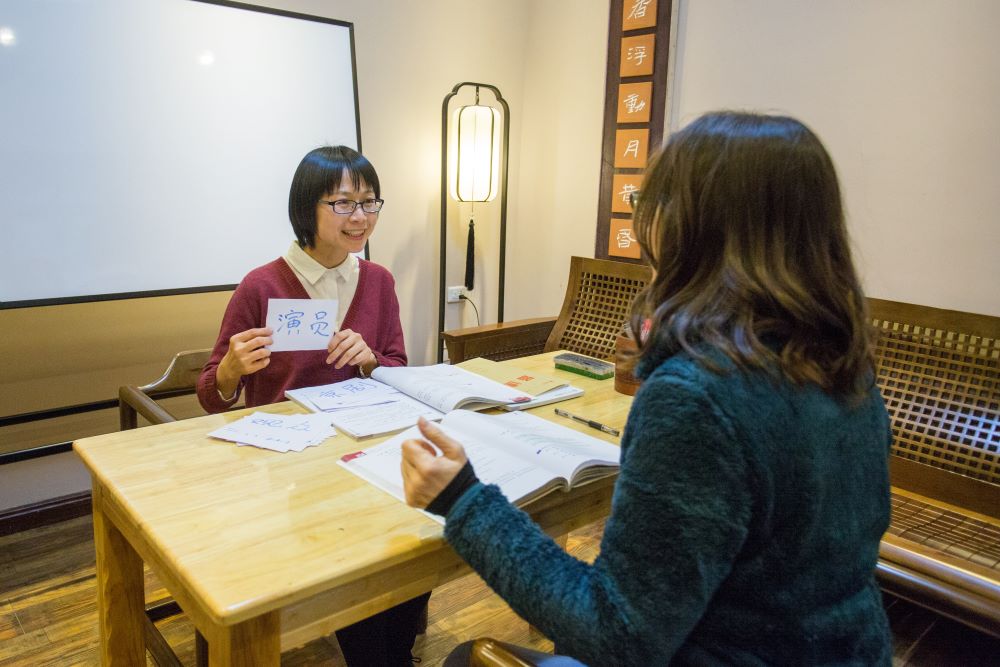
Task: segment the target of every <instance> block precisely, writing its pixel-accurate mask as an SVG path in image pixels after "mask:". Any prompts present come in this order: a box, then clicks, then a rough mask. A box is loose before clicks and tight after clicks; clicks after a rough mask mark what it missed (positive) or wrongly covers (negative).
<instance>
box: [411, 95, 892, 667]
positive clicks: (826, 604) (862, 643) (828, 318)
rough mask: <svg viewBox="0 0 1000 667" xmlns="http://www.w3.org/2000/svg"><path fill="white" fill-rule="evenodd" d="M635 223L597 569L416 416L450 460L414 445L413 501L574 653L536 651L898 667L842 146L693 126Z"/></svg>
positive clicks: (578, 657) (705, 121) (667, 660)
mask: <svg viewBox="0 0 1000 667" xmlns="http://www.w3.org/2000/svg"><path fill="white" fill-rule="evenodd" d="M635 229H636V235H637V237H638V239H639V243H640V245H641V247H642V249H643V252H644V254H645V256H646V258H647V259H648V261H649V262H650V263H651V264H652V266H653V267H654V269H655V276H654V278H653V280H652V282H651V283H650V285H649V286H648V288H647V289H646V290H645V291H644V293H643V294H641V295H640V297H639V298H638V299H637V302H636V304H635V306H634V310H633V318H632V331H642V330H643V328H644V327H643V323H647V322H648V325H649V326H648V333H646V334H645V335H644V336H642V340H638V341H637V345H638V346H639V353H638V359H637V361H638V365H637V367H636V374H637V376H638V377H640V378H643V384H642V386H641V388H640V389H639V391H638V393H637V394H636V396H635V400H634V402H633V404H632V408H631V411H630V413H629V418H628V423H627V424H626V427H625V432H624V435H623V438H622V443H621V449H622V451H621V472H620V474H619V477H618V479H617V481H616V485H615V490H614V498H613V502H612V508H611V515H610V517H609V518H608V520H607V524H606V527H605V531H604V536H603V539H602V542H601V552H600V555H599V556H598V557H597V559H596V560H595V561H594V563H593V564H588V563H584V562H580V561H578V560H576V559H575V558H573V557H572V556H570V555H568V554H567V553H565V552H564V551H563V550H562V549H560V547H559V546H558V545H557V544H556V543H555V542H553V541H552V540H551V539H550V538H549V537H547V536H546V535H545V534H544V533H542V532H541V531H540V530H539V529H538V527H537V526H536V525H535V524H534V523H532V521H531V520H530V519H529V518H528V517H527V515H525V514H524V513H522V512H520V511H519V510H517V509H515V508H514V507H512V506H511V505H510V504H509V503H508V502H507V501H506V499H505V498H504V497H503V495H502V494H501V493H500V491H499V489H498V488H497V487H495V486H488V485H484V484H482V483H481V482H479V481H478V480H477V479H476V475H475V471H474V470H473V469H472V467H471V466H470V464H469V463H468V461H467V459H466V455H465V452H464V450H463V448H462V446H461V444H459V443H458V442H455V441H454V440H452V439H451V438H449V437H447V436H446V435H445V434H444V433H443V432H442V431H441V430H440V429H439V428H438V427H436V426H432V425H430V424H428V423H426V422H425V423H422V424H421V429H422V432H423V435H424V437H425V438H426V439H427V440H429V441H430V442H433V443H434V444H435V445H437V448H438V450H439V451H440V452H441V453H440V454H438V453H437V452H436V451H434V450H433V449H432V448H431V447H430V445H428V444H427V443H426V442H424V441H422V440H408V441H406V442H405V443H403V463H402V472H403V480H404V485H405V488H406V494H407V499H408V501H409V502H410V504H412V505H414V506H416V507H426V508H427V510H428V511H431V512H435V513H437V514H440V515H442V516H445V517H446V524H445V537H446V538H447V540H448V541H449V543H450V544H451V545H452V547H453V548H454V549H455V550H456V551H457V552H458V553H459V554H460V555H461V556H462V558H464V559H465V560H466V561H467V562H468V563H469V564H470V565H471V566H472V567H473V568H474V569H475V570H476V571H477V572H478V573H479V574H480V575H481V576H482V577H483V579H484V580H485V581H486V583H487V584H489V585H490V587H491V588H492V589H493V590H495V591H496V592H497V593H499V594H500V595H501V596H502V597H503V598H504V599H505V600H507V602H508V603H509V604H510V605H511V606H512V607H513V609H514V610H515V611H516V612H517V613H518V614H520V615H521V616H522V617H524V618H525V619H526V620H527V621H529V622H530V623H531V624H532V625H534V626H536V627H538V628H539V629H540V630H541V631H542V632H544V633H545V634H546V635H547V636H548V637H549V638H551V639H552V640H553V641H554V642H555V645H556V650H557V652H559V653H562V654H566V656H569V657H564V656H559V657H556V658H553V656H548V657H547V658H543V659H542V660H541V664H545V665H548V664H550V661H551V664H560V665H562V664H579V662H577V661H582V662H584V663H586V664H590V665H666V664H699V665H703V664H745V665H750V664H753V665H765V664H794V665H818V664H845V665H846V664H852V665H888V664H890V662H891V656H892V651H891V645H890V636H889V632H888V624H887V621H886V617H885V613H884V611H883V609H882V600H881V595H880V592H879V589H878V587H877V585H876V583H875V578H874V572H875V564H876V561H877V558H878V546H879V540H880V538H881V536H882V533H883V531H884V530H885V529H886V527H887V526H888V523H889V482H888V471H887V466H888V463H887V458H888V451H889V439H890V433H889V422H888V416H887V414H886V410H885V406H884V404H883V402H882V398H881V396H880V395H879V391H878V389H877V387H876V386H875V384H874V380H873V372H872V360H871V349H870V342H869V333H870V320H869V319H868V317H867V315H866V308H865V298H864V296H863V294H862V292H861V288H860V286H859V283H858V279H857V276H856V273H855V270H854V266H853V263H852V260H851V255H850V250H849V246H848V239H847V233H846V229H845V224H844V214H843V210H842V206H841V197H840V190H839V186H838V183H837V177H836V173H835V171H834V167H833V163H832V161H831V160H830V157H829V155H828V154H827V152H826V150H825V149H824V148H823V146H822V144H821V143H820V142H819V140H818V139H817V138H816V136H815V135H814V134H813V133H812V132H811V131H810V130H809V129H808V128H806V127H805V126H804V125H802V124H801V123H800V122H798V121H796V120H793V119H791V118H786V117H779V116H765V115H756V114H748V113H729V112H722V113H713V114H708V115H706V116H702V117H701V118H698V119H697V120H695V121H693V122H692V123H691V124H690V125H688V126H687V127H685V128H684V129H683V130H681V131H680V132H678V133H676V134H674V135H673V136H672V137H671V138H670V140H669V142H668V143H667V145H666V147H665V148H664V150H663V151H662V153H660V154H659V155H658V156H657V157H656V158H655V159H654V160H653V161H652V162H651V164H650V165H649V167H648V169H647V172H646V175H645V178H644V183H643V191H642V194H641V196H640V197H639V198H638V202H637V208H636V211H635ZM462 651H466V652H467V647H466V646H463V647H462V649H461V650H460V651H458V652H456V653H455V654H453V657H452V658H450V659H449V660H450V661H451V662H446V664H458V662H459V661H460V659H462ZM535 657H536V658H537V656H535Z"/></svg>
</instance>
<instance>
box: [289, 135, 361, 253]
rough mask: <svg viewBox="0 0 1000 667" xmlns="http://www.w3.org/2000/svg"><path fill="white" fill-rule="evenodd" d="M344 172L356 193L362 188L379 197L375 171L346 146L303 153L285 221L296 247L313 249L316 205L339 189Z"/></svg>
mask: <svg viewBox="0 0 1000 667" xmlns="http://www.w3.org/2000/svg"><path fill="white" fill-rule="evenodd" d="M345 171H346V172H347V173H348V174H349V175H350V178H351V185H352V186H353V187H354V189H355V190H359V189H361V186H362V184H364V185H367V186H368V187H369V188H371V189H372V190H373V191H374V192H375V197H376V198H378V197H379V196H380V194H379V193H380V188H379V183H378V174H376V173H375V167H373V166H372V163H371V162H369V161H368V158H366V157H365V156H364V155H362V154H361V153H359V152H357V151H356V150H354V149H353V148H350V147H349V146H320V147H319V148H316V149H313V150H311V151H309V152H308V153H306V156H305V157H304V158H302V162H299V166H298V169H296V170H295V175H294V176H293V177H292V187H291V188H290V190H289V192H288V219H289V220H290V221H291V223H292V229H294V230H295V237H296V238H297V239H298V241H299V247H301V248H305V247H307V246H308V247H310V248H312V247H315V245H316V202H318V201H319V200H320V199H323V196H324V195H326V194H327V193H329V192H334V191H335V190H336V189H337V188H338V187H339V186H340V182H341V179H342V178H343V177H344V172H345Z"/></svg>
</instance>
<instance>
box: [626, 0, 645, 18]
mask: <svg viewBox="0 0 1000 667" xmlns="http://www.w3.org/2000/svg"><path fill="white" fill-rule="evenodd" d="M649 2H650V0H635V2H633V3H632V9H630V10H629V12H628V19H629V20H632V19H641V18H645V17H646V7H647V6H648V5H649Z"/></svg>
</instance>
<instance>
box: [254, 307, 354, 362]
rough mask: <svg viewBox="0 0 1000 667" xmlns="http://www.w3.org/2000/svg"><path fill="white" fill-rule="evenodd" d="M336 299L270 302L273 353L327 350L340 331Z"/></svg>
mask: <svg viewBox="0 0 1000 667" xmlns="http://www.w3.org/2000/svg"><path fill="white" fill-rule="evenodd" d="M337 306H338V304H337V300H336V299H268V300H267V317H266V319H265V321H266V323H267V326H269V327H271V331H273V332H274V333H272V334H271V337H272V338H273V339H274V343H273V344H272V345H271V352H291V351H295V350H325V349H326V346H327V343H329V342H330V336H332V335H333V334H334V333H336V331H337V327H338V324H339V323H338V322H337Z"/></svg>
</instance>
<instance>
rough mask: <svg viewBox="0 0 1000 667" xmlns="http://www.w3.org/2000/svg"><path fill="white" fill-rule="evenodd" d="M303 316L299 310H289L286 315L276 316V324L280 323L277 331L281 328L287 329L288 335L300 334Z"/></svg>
mask: <svg viewBox="0 0 1000 667" xmlns="http://www.w3.org/2000/svg"><path fill="white" fill-rule="evenodd" d="M303 315H305V313H303V312H302V311H301V310H294V309H293V310H289V311H288V312H287V313H283V314H281V315H278V322H281V326H280V327H278V331H281V330H282V329H283V328H284V329H287V331H288V333H290V334H300V333H302V331H301V330H300V329H299V327H301V326H302V316H303Z"/></svg>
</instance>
